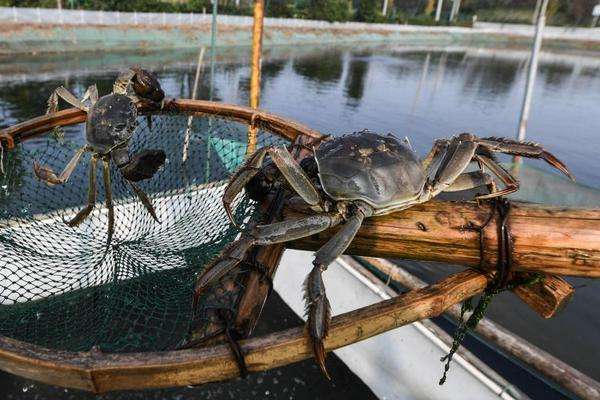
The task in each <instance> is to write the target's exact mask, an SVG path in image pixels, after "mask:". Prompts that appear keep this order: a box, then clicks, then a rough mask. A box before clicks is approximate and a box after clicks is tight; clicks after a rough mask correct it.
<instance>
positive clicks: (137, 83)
mask: <svg viewBox="0 0 600 400" xmlns="http://www.w3.org/2000/svg"><path fill="white" fill-rule="evenodd" d="M131 70H132V71H133V72H134V75H133V77H132V79H131V83H132V85H133V90H134V91H135V94H137V95H138V96H140V97H143V98H145V99H148V100H152V101H153V102H155V103H157V104H158V103H161V102H162V101H163V99H164V98H165V92H164V91H163V90H162V88H161V87H160V82H159V81H158V78H157V76H156V75H155V74H154V73H153V72H150V71H147V70H145V69H142V68H138V67H133V68H131Z"/></svg>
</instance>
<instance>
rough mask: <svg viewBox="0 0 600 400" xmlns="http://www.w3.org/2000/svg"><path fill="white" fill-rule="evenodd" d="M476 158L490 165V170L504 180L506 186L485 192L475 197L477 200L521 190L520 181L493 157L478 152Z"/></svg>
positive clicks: (487, 165)
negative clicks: (488, 192)
mask: <svg viewBox="0 0 600 400" xmlns="http://www.w3.org/2000/svg"><path fill="white" fill-rule="evenodd" d="M475 159H476V160H477V161H478V162H480V163H481V164H483V165H485V166H486V167H488V168H489V170H490V171H492V173H494V175H496V176H497V177H498V178H499V179H500V180H501V181H502V183H504V185H505V186H506V187H505V188H504V189H502V190H499V191H495V192H492V193H490V194H484V195H481V196H477V197H475V199H477V200H483V199H491V198H493V197H500V196H505V195H507V194H510V193H514V192H516V191H517V190H519V181H518V180H516V179H515V177H514V176H512V175H511V173H510V172H508V171H507V170H506V169H504V167H503V166H502V165H500V164H498V163H497V162H496V161H495V160H494V159H493V158H490V157H488V156H485V155H483V154H477V155H475Z"/></svg>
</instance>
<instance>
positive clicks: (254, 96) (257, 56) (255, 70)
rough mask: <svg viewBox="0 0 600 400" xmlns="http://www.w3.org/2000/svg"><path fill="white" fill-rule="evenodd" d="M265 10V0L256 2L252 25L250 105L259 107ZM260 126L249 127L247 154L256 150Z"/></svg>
mask: <svg viewBox="0 0 600 400" xmlns="http://www.w3.org/2000/svg"><path fill="white" fill-rule="evenodd" d="M264 12H265V1H264V0H256V1H255V2H254V24H253V26H252V61H251V74H250V107H252V108H258V107H259V104H260V70H261V59H262V57H261V55H262V54H261V53H262V39H263V22H264ZM257 131H258V128H257V127H256V126H253V125H251V126H250V127H249V128H248V147H247V149H246V154H247V155H248V154H252V153H254V151H255V150H256V142H257V138H256V134H257Z"/></svg>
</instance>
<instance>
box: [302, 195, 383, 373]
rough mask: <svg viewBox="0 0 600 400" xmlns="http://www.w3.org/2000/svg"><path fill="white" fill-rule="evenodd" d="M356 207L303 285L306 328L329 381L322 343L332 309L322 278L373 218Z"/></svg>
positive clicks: (320, 253) (321, 252)
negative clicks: (363, 226)
mask: <svg viewBox="0 0 600 400" xmlns="http://www.w3.org/2000/svg"><path fill="white" fill-rule="evenodd" d="M355 205H356V209H355V210H354V213H353V214H352V216H351V217H350V218H348V220H347V221H346V223H345V224H344V225H343V226H342V228H341V229H340V230H339V232H337V233H336V234H335V235H334V236H333V237H332V238H331V239H330V240H329V241H328V242H327V243H325V245H323V247H321V248H320V249H319V250H318V251H317V253H316V254H315V259H314V261H313V265H314V267H313V269H312V271H311V272H310V273H309V274H308V276H307V277H306V280H305V282H304V299H305V301H306V316H307V325H308V331H309V334H310V338H311V342H312V345H313V352H314V355H315V360H316V361H317V364H319V367H320V368H321V371H322V372H323V374H325V376H326V377H327V378H328V379H330V378H329V374H328V373H327V368H326V367H325V347H324V346H323V340H324V339H325V338H326V337H327V334H328V332H329V323H330V321H331V308H330V306H329V300H327V295H326V293H325V284H324V282H323V277H322V274H323V271H324V270H326V269H327V267H328V266H329V264H331V263H332V262H333V261H334V260H335V259H336V258H338V257H339V256H341V255H342V254H343V253H344V251H345V250H346V249H347V248H348V246H349V245H350V243H352V240H354V236H356V233H357V232H358V230H359V229H360V226H361V225H362V222H363V220H364V218H365V217H369V216H371V215H372V214H373V210H372V209H371V207H369V206H368V205H366V204H364V203H361V202H357V203H355Z"/></svg>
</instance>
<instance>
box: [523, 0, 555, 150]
mask: <svg viewBox="0 0 600 400" xmlns="http://www.w3.org/2000/svg"><path fill="white" fill-rule="evenodd" d="M547 8H548V0H542V5H541V7H540V14H539V17H538V20H537V25H536V27H535V36H534V38H533V46H532V48H531V57H530V60H529V67H528V69H527V83H526V86H525V95H524V96H523V106H522V108H521V118H520V120H519V131H518V133H517V139H519V140H520V141H522V140H525V134H526V133H527V122H528V120H529V111H530V108H531V96H532V94H533V85H534V83H535V77H536V75H537V67H538V61H539V53H540V48H541V47H542V35H543V31H544V26H545V25H546V9H547Z"/></svg>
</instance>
